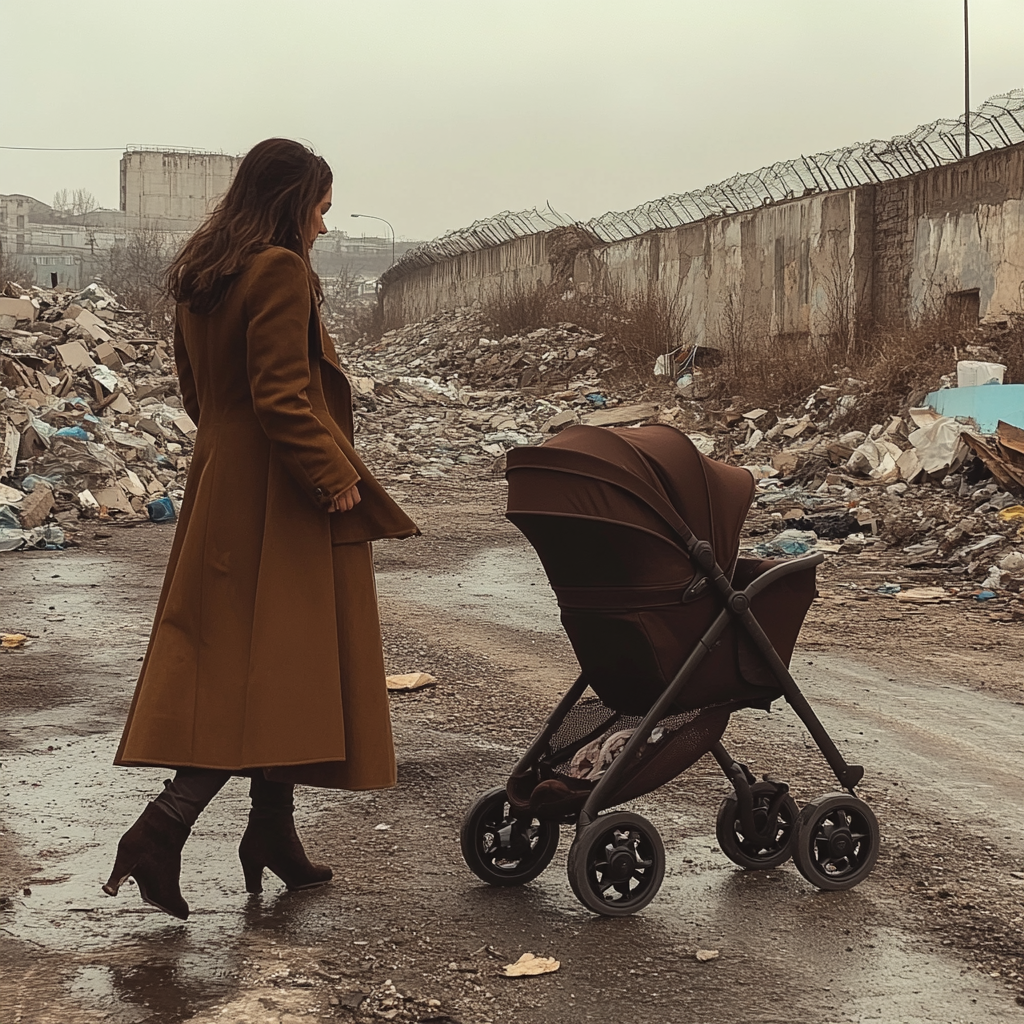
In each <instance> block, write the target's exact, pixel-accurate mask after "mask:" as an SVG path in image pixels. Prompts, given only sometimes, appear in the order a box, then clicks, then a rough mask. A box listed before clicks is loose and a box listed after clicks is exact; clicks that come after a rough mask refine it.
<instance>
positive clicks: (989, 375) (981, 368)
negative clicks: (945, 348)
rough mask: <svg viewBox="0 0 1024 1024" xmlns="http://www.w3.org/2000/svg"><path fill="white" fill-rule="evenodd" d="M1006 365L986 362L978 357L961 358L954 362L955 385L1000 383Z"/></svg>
mask: <svg viewBox="0 0 1024 1024" xmlns="http://www.w3.org/2000/svg"><path fill="white" fill-rule="evenodd" d="M1004 373H1006V367H1005V366H1004V365H1003V364H1002V363H986V362H982V361H981V360H980V359H961V360H960V361H959V362H958V363H957V364H956V386H957V387H958V388H976V387H979V386H981V385H983V384H1002V383H1003V374H1004Z"/></svg>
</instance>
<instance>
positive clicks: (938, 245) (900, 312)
mask: <svg viewBox="0 0 1024 1024" xmlns="http://www.w3.org/2000/svg"><path fill="white" fill-rule="evenodd" d="M553 237H555V233H550V232H549V233H547V234H538V235H531V236H528V237H526V238H521V239H517V240H515V241H513V242H507V243H505V244H503V245H499V246H495V247H493V248H490V249H484V250H482V251H480V252H473V253H466V254H463V255H461V256H457V257H455V258H453V259H450V260H447V261H445V262H443V263H437V264H430V265H427V266H424V267H420V268H417V269H413V270H410V271H408V272H406V273H404V274H402V275H400V276H398V277H397V278H393V279H391V280H389V281H388V282H387V284H386V286H385V289H384V307H385V315H386V316H387V318H388V320H389V322H391V323H408V322H412V321H415V320H419V319H423V318H425V317H427V316H429V315H431V314H432V313H434V312H436V311H437V310H439V309H445V308H453V307H455V306H461V305H468V304H471V303H472V302H474V301H477V300H480V301H487V300H488V299H489V298H492V297H494V296H498V295H500V294H501V293H502V291H503V290H506V291H507V290H508V289H510V288H513V287H515V286H516V285H519V286H521V287H527V288H529V287H533V286H535V285H537V284H542V285H549V284H552V283H555V284H557V286H558V287H559V288H560V289H565V288H569V287H571V288H578V289H580V290H581V291H583V292H591V293H596V294H610V293H618V294H622V295H639V294H644V293H646V292H647V291H648V289H653V290H654V291H656V292H657V293H660V294H661V295H662V296H664V297H665V298H666V299H667V300H668V301H669V302H670V303H671V304H672V305H673V306H674V308H675V310H676V312H677V314H678V315H679V317H680V322H681V324H682V326H683V332H684V339H683V340H686V341H688V342H692V341H699V342H701V343H704V344H712V345H714V344H723V343H728V342H729V341H742V340H743V339H744V338H749V337H752V336H758V337H765V336H766V335H768V336H772V337H779V336H783V337H786V338H791V339H794V340H797V339H803V338H820V337H823V336H827V335H838V336H840V337H850V338H856V337H857V336H858V335H863V334H865V333H866V332H868V331H869V330H870V328H871V325H872V324H873V323H876V322H885V323H897V322H906V321H917V320H920V319H921V318H922V317H923V316H926V315H929V314H930V313H932V312H941V311H942V309H943V308H944V306H945V304H946V302H947V301H948V297H949V296H950V295H953V294H955V293H964V292H973V291H974V290H977V292H978V295H977V299H976V300H975V301H976V303H977V308H978V313H979V315H980V316H982V317H984V316H986V315H998V314H1000V313H1005V312H1006V311H1008V310H1017V309H1024V146H1015V147H1010V148H1007V149H1002V150H996V151H993V152H989V153H983V154H979V155H978V156H975V157H972V158H971V159H970V160H964V161H960V162H959V163H956V164H951V165H949V166H946V167H940V168H937V169H934V170H930V171H925V172H923V173H921V174H918V175H915V176H913V177H909V178H902V179H899V180H896V181H893V182H887V183H885V184H880V185H872V186H863V187H860V188H856V189H848V190H845V191H837V192H829V193H823V194H815V195H810V196H806V197H803V198H800V199H793V200H790V201H788V202H783V203H778V204H774V205H769V206H765V207H762V208H761V209H758V210H753V211H749V212H745V213H737V214H732V215H729V216H724V217H716V218H712V219H709V220H705V221H700V222H698V223H695V224H687V225H684V226H682V227H677V228H670V229H666V230H661V231H654V232H650V233H648V234H645V235H641V236H639V237H637V238H632V239H628V240H626V241H622V242H614V243H611V244H607V245H605V244H595V245H593V246H592V247H590V248H587V249H586V250H583V251H579V252H577V254H576V256H575V260H574V261H571V271H570V270H569V269H568V267H567V266H565V264H564V261H560V259H559V257H558V253H557V251H556V249H557V247H556V246H555V245H554V244H553V243H552V242H551V241H550V240H551V239H552V238H553Z"/></svg>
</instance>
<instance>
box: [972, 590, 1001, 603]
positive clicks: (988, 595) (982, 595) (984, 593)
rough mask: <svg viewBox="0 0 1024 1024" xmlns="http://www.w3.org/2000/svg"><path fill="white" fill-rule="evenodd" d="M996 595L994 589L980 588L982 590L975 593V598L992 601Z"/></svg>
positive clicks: (976, 599)
mask: <svg viewBox="0 0 1024 1024" xmlns="http://www.w3.org/2000/svg"><path fill="white" fill-rule="evenodd" d="M995 596H996V595H995V592H994V591H991V590H980V591H978V593H977V594H975V595H974V600H975V601H990V600H991V599H992V598H993V597H995Z"/></svg>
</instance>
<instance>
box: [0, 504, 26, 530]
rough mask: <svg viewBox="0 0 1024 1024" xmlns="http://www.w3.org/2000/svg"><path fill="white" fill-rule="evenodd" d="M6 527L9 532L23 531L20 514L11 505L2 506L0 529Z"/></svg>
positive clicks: (0, 506)
mask: <svg viewBox="0 0 1024 1024" xmlns="http://www.w3.org/2000/svg"><path fill="white" fill-rule="evenodd" d="M4 527H6V528H7V529H8V530H20V529H21V520H20V519H19V518H18V513H17V512H15V511H14V509H13V508H11V506H10V505H0V528H4Z"/></svg>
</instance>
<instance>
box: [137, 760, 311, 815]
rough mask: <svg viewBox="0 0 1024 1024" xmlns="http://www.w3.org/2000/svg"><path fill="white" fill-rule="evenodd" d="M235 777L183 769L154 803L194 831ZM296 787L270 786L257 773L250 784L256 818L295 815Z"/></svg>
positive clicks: (286, 783)
mask: <svg viewBox="0 0 1024 1024" xmlns="http://www.w3.org/2000/svg"><path fill="white" fill-rule="evenodd" d="M233 774H235V773H234V772H226V771H220V770H219V769H216V768H179V769H178V770H177V772H175V774H174V778H173V779H167V780H166V782H164V791H163V792H162V793H161V794H160V795H159V796H158V797H157V798H156V799H155V800H154V801H153V803H154V804H155V805H156V806H157V807H159V808H160V810H161V811H163V812H164V813H165V814H168V815H170V817H172V818H174V819H175V821H180V822H181V823H182V824H183V825H186V826H187V827H188V828H191V827H192V826H193V825H194V824H195V823H196V819H197V818H198V817H199V815H200V814H202V813H203V811H204V810H205V808H206V805H207V804H208V803H209V802H210V801H211V800H212V799H213V798H214V797H215V796H216V795H217V794H218V793H219V792H220V791H221V789H222V788H223V786H224V783H225V782H227V781H228V779H230V778H231V776H232V775H233ZM294 789H295V787H294V786H293V785H292V784H291V783H288V782H270V781H268V780H267V778H266V777H265V776H264V775H263V772H261V771H260V770H259V769H256V770H255V772H254V773H253V775H252V776H251V781H250V782H249V798H250V800H251V801H252V810H251V811H250V812H249V816H250V817H252V818H268V817H275V816H277V815H280V814H291V813H292V811H293V810H294V807H295V805H294V802H293V793H294Z"/></svg>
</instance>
